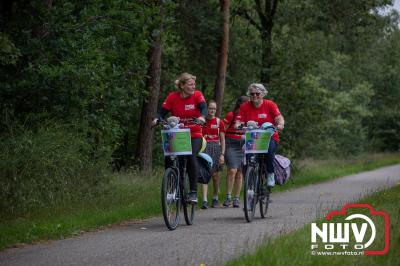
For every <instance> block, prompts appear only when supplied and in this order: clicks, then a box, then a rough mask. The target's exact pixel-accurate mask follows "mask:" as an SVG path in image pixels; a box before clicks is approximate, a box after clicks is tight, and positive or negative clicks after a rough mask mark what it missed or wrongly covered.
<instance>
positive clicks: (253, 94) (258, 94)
mask: <svg viewBox="0 0 400 266" xmlns="http://www.w3.org/2000/svg"><path fill="white" fill-rule="evenodd" d="M250 96H260V93H259V92H251V93H250Z"/></svg>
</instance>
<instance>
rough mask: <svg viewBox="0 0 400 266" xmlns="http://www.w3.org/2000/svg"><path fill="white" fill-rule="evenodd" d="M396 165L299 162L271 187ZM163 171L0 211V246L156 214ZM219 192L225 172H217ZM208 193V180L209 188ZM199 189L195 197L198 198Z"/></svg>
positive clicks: (381, 160)
mask: <svg viewBox="0 0 400 266" xmlns="http://www.w3.org/2000/svg"><path fill="white" fill-rule="evenodd" d="M396 163H400V154H379V155H364V156H361V157H355V158H350V159H346V160H329V161H310V160H308V161H304V162H302V163H301V164H299V167H298V170H297V171H296V172H295V173H294V176H293V179H294V180H295V183H294V184H292V183H291V182H289V183H288V184H286V185H285V186H283V187H279V188H277V190H285V189H291V188H295V187H299V186H302V185H307V184H310V183H316V182H321V181H325V180H328V179H333V178H335V177H339V176H343V175H349V174H353V173H358V172H361V171H365V170H371V169H374V168H378V167H382V166H385V165H391V164H396ZM162 173H163V170H162V169H158V170H157V171H154V172H152V173H151V174H148V175H144V176H143V175H140V174H139V173H124V174H116V175H114V176H113V178H112V180H113V182H112V184H111V186H110V188H109V189H108V191H107V192H106V193H104V194H103V195H101V196H100V197H98V198H90V199H82V200H81V201H79V202H74V203H68V204H65V205H63V206H58V207H56V208H55V207H53V208H48V209H36V210H31V211H30V212H29V213H28V214H26V215H24V216H21V217H4V216H3V215H1V214H0V217H1V218H0V250H2V249H5V248H8V247H13V246H18V245H21V244H22V243H32V242H36V241H46V240H50V239H62V238H65V237H69V236H73V235H78V234H80V233H82V232H84V231H90V230H96V229H98V228H101V227H107V226H111V225H113V224H117V223H120V222H122V221H124V220H129V219H144V218H148V217H152V216H156V215H160V214H161V207H160V182H161V176H162ZM220 177H221V182H220V183H221V191H220V199H222V195H225V194H224V193H225V173H221V175H220ZM209 190H210V191H209V193H208V194H209V197H210V196H211V194H212V193H211V192H212V189H211V184H210V186H209ZM200 195H201V194H200V193H199V197H200Z"/></svg>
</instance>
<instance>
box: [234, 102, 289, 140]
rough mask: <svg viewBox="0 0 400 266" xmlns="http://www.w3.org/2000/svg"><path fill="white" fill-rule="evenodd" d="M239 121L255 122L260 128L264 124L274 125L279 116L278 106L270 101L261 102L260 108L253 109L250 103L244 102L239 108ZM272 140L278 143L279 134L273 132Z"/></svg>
mask: <svg viewBox="0 0 400 266" xmlns="http://www.w3.org/2000/svg"><path fill="white" fill-rule="evenodd" d="M239 114H240V116H241V117H240V119H239V120H240V121H241V122H245V123H246V122H247V121H250V120H252V121H256V122H258V125H259V126H261V125H262V124H263V123H264V122H270V123H272V124H273V125H275V118H276V117H277V116H278V115H280V114H281V112H280V111H279V108H278V106H277V105H276V103H274V102H273V101H271V100H266V99H264V100H263V103H262V104H261V106H260V107H258V108H257V107H255V106H254V105H253V104H252V103H251V102H246V103H244V104H242V105H241V106H240V111H239ZM272 138H273V139H274V140H275V141H276V142H279V133H278V131H275V133H274V134H273V135H272Z"/></svg>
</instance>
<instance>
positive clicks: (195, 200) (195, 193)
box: [188, 191, 197, 203]
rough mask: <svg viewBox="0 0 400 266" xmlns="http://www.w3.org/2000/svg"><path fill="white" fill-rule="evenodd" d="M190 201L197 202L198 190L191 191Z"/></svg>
mask: <svg viewBox="0 0 400 266" xmlns="http://www.w3.org/2000/svg"><path fill="white" fill-rule="evenodd" d="M188 202H190V203H197V192H196V191H194V192H190V193H189V196H188Z"/></svg>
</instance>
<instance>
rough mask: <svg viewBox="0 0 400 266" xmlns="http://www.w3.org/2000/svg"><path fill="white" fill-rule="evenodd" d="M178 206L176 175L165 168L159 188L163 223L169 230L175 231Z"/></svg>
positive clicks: (177, 222)
mask: <svg viewBox="0 0 400 266" xmlns="http://www.w3.org/2000/svg"><path fill="white" fill-rule="evenodd" d="M180 204H181V199H180V191H179V177H178V173H177V172H176V170H174V169H172V168H167V169H166V170H165V173H164V176H163V181H162V186H161V205H162V211H163V216H164V222H165V225H166V226H167V227H168V229H169V230H175V229H176V227H177V226H178V224H179V210H180Z"/></svg>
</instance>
